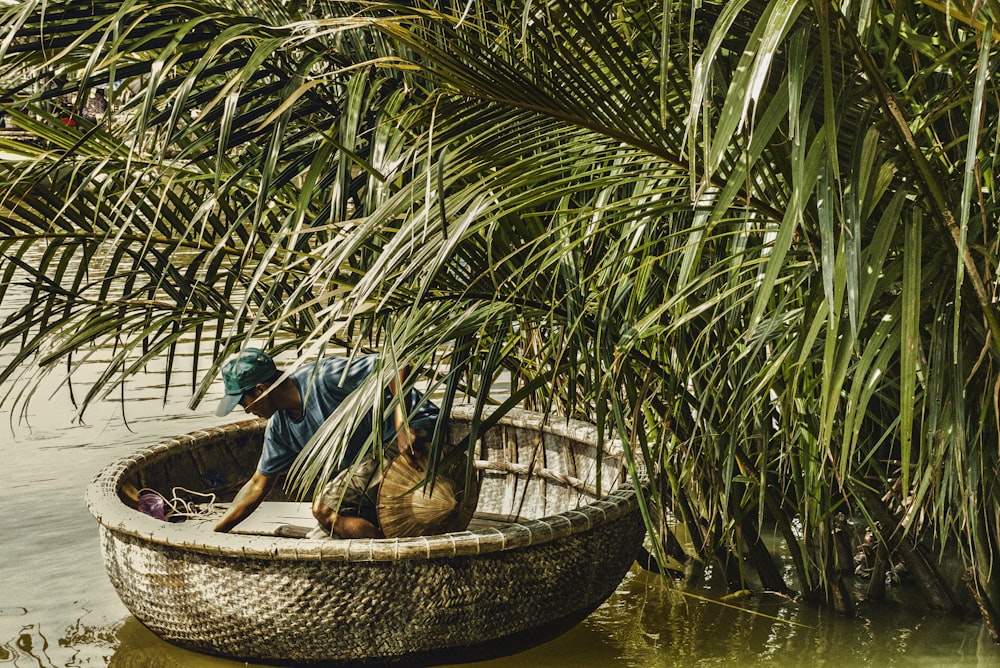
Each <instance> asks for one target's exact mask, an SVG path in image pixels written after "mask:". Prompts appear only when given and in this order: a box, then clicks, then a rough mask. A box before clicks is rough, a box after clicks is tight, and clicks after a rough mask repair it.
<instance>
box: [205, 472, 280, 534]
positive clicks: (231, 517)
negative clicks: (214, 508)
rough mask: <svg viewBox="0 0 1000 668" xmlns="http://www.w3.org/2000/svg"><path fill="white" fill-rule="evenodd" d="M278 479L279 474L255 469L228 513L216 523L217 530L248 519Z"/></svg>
mask: <svg viewBox="0 0 1000 668" xmlns="http://www.w3.org/2000/svg"><path fill="white" fill-rule="evenodd" d="M276 480H277V476H273V475H264V474H263V473H260V472H257V471H255V472H254V474H253V477H252V478H250V479H249V480H247V481H246V483H245V484H244V485H243V487H242V488H240V491H239V492H238V493H237V494H236V498H235V499H233V504H232V505H231V506H229V509H228V510H227V511H226V514H225V515H223V516H222V519H220V520H219V522H218V523H217V524H216V525H215V531H229V530H231V529H232V528H233V527H235V526H236V525H237V524H239V523H240V522H242V521H243V520H244V519H246V517H247V516H248V515H249V514H250V513H252V512H253V511H254V510H256V509H257V506H259V505H260V502H261V501H263V500H264V499H265V498H266V497H267V495H268V494H269V493H270V491H271V488H273V487H274V483H275V481H276Z"/></svg>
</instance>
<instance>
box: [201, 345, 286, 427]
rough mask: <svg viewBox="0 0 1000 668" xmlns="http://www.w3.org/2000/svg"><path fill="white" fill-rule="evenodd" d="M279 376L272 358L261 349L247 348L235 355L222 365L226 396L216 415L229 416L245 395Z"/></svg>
mask: <svg viewBox="0 0 1000 668" xmlns="http://www.w3.org/2000/svg"><path fill="white" fill-rule="evenodd" d="M277 375H278V369H277V367H275V366H274V360H272V359H271V356H270V355H268V354H267V353H265V352H264V351H263V350H260V349H259V348H247V349H246V350H244V351H243V352H241V353H238V354H236V355H233V356H232V357H230V358H229V359H228V360H226V362H225V363H224V364H223V365H222V383H223V385H224V386H225V388H226V396H224V397H222V401H221V402H220V403H219V407H218V408H217V409H216V411H215V414H216V415H218V416H220V417H221V416H223V415H228V414H229V413H230V412H231V411H232V410H233V409H234V408H236V405H237V404H238V403H240V399H242V398H243V395H244V393H246V392H247V391H248V390H250V389H252V388H254V387H256V385H257V383H269V382H271V380H272V379H273V378H274V377H275V376H277Z"/></svg>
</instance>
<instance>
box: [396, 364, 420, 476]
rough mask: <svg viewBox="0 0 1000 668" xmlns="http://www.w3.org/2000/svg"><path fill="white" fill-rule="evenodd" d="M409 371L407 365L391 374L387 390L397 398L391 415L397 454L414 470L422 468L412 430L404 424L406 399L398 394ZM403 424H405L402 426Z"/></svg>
mask: <svg viewBox="0 0 1000 668" xmlns="http://www.w3.org/2000/svg"><path fill="white" fill-rule="evenodd" d="M409 373H410V367H409V365H407V366H405V367H403V368H402V369H400V370H399V374H397V375H396V376H393V378H392V380H390V381H389V392H390V393H391V394H392V396H393V397H395V398H397V399H399V401H398V402H397V403H396V406H395V408H394V409H393V413H392V417H393V421H394V422H395V425H396V446H397V449H398V450H399V454H401V455H403V457H405V458H406V459H407V461H409V462H410V465H411V466H413V468H415V469H416V470H418V471H420V470H422V467H421V466H420V462H419V460H418V459H417V457H418V455H417V453H416V452H414V451H413V440H414V438H413V430H412V429H410V427H409V426H408V425H406V422H407V420H406V400H405V399H404V398H402V397H400V396H399V390H400V388H401V387H403V381H404V379H405V378H406V376H407V375H408V374H409ZM404 425H405V426H404Z"/></svg>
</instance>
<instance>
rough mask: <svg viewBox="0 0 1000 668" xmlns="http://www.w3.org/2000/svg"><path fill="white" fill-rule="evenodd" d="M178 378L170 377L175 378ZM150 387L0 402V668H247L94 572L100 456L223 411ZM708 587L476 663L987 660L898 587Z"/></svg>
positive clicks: (990, 660)
mask: <svg viewBox="0 0 1000 668" xmlns="http://www.w3.org/2000/svg"><path fill="white" fill-rule="evenodd" d="M10 308H12V305H11V304H9V303H7V304H3V305H2V309H0V310H2V311H6V312H10ZM6 354H7V355H9V354H10V353H9V352H8V353H6ZM183 365H184V362H183V361H182V362H181V363H180V366H181V369H183ZM184 371H185V374H178V376H177V377H180V376H181V375H188V376H189V372H188V371H187V370H184ZM161 382H162V379H161V377H159V376H157V375H156V374H155V373H151V374H149V375H147V376H142V377H139V378H136V379H133V380H130V381H129V382H128V384H127V386H126V388H125V393H126V395H127V397H128V399H127V401H126V402H125V403H124V406H123V404H122V401H121V397H120V396H117V397H113V398H109V399H108V400H105V401H102V402H100V403H98V404H96V405H94V406H92V408H90V409H88V412H87V414H86V415H85V420H84V421H83V422H82V423H80V422H78V421H75V420H74V415H75V411H74V408H73V404H72V402H71V399H70V390H69V388H67V387H66V386H60V385H59V384H58V383H57V382H55V380H54V379H50V380H47V381H45V382H43V383H41V384H37V385H36V384H29V385H28V386H29V387H31V388H32V389H33V390H34V397H33V399H32V401H31V403H30V404H29V410H27V411H22V410H20V409H19V408H18V407H17V406H15V405H14V404H12V403H11V397H7V399H6V400H4V402H3V404H2V412H0V429H2V430H3V438H0V461H2V462H3V469H4V480H3V484H2V486H0V522H2V523H0V668H2V667H3V666H6V665H12V666H17V667H18V668H21V667H26V666H33V667H37V668H50V667H60V668H61V667H67V668H68V667H70V666H73V667H75V666H116V667H130V668H131V667H135V668H145V667H176V668H188V667H195V668H198V667H209V666H211V667H213V668H234V667H235V666H244V665H246V664H243V663H236V662H232V661H227V660H224V659H220V658H217V657H210V656H204V655H200V654H197V653H194V652H190V651H187V650H184V649H181V648H178V647H174V646H172V645H169V644H168V643H165V642H163V641H161V640H160V639H159V638H157V637H156V636H155V635H153V634H152V633H151V632H149V631H148V630H147V629H145V627H143V626H142V625H141V624H140V623H139V622H138V621H136V620H135V619H134V618H133V617H131V615H129V613H128V612H127V610H126V609H125V607H124V605H123V604H122V603H121V602H120V601H119V600H118V598H117V595H116V594H115V591H114V589H113V588H112V586H111V584H110V582H109V580H108V578H107V576H106V574H105V571H104V566H103V562H102V560H101V554H100V548H99V545H98V536H97V525H96V523H95V522H94V520H93V519H92V518H91V516H90V515H89V513H88V512H87V509H86V507H85V506H84V502H83V494H84V490H85V488H86V486H87V484H88V483H89V481H90V480H91V478H93V476H94V475H95V474H96V473H97V472H98V471H99V470H100V469H101V468H102V467H104V466H105V465H106V464H107V463H109V462H111V461H112V460H114V459H117V458H119V457H121V456H124V455H126V454H128V453H130V452H132V451H133V450H136V449H139V448H141V447H144V446H146V445H148V444H152V443H155V442H157V441H159V440H162V439H163V438H166V437H168V436H171V435H176V434H181V433H186V432H189V431H193V430H196V429H199V428H201V427H204V426H206V425H211V424H219V423H221V422H223V421H224V420H225V419H220V418H216V417H214V415H213V409H214V405H215V402H216V401H217V400H218V394H213V395H211V396H209V397H208V398H207V400H206V401H205V403H203V404H202V406H201V407H199V409H197V410H194V411H192V410H189V409H188V408H187V407H186V402H187V398H188V396H189V394H190V388H189V387H181V386H178V387H173V388H171V391H170V393H169V396H168V399H167V400H166V401H164V399H163V395H164V388H163V386H162V385H160V384H159V383H161ZM187 382H190V381H189V380H188V381H187ZM4 389H9V387H8V388H0V396H2V395H3V394H6V392H4V391H2V390H4ZM80 389H81V388H80V387H76V388H75V390H76V392H77V393H79V392H80ZM12 406H13V408H12ZM228 419H231V418H228ZM707 581H708V584H704V585H699V586H693V587H689V588H687V589H684V590H682V589H681V588H680V586H679V585H677V584H675V583H664V582H663V581H661V580H660V579H659V578H658V577H657V576H654V575H652V574H649V573H646V572H644V571H640V570H638V569H633V571H632V572H631V573H630V574H629V575H628V576H627V577H626V579H625V581H624V582H623V583H622V584H621V586H620V587H619V588H618V591H617V592H616V593H615V594H614V595H613V596H612V597H611V599H609V600H608V602H607V603H605V605H603V606H602V607H601V608H600V609H599V610H597V611H596V612H595V613H594V614H592V615H591V616H590V617H589V618H587V619H586V620H584V621H583V622H581V623H580V624H579V625H578V626H576V627H575V628H573V629H572V630H570V631H569V632H567V633H565V634H564V635H562V636H560V637H558V638H556V639H554V640H552V641H550V642H548V643H545V644H543V645H540V646H537V647H534V648H531V649H527V650H524V651H520V652H517V653H515V654H513V655H511V656H509V657H505V658H502V659H496V660H493V661H487V662H482V663H479V664H476V665H480V666H552V667H563V666H566V667H569V666H573V667H580V666H719V665H721V666H727V665H735V664H739V665H741V666H764V665H774V666H838V667H839V666H873V665H874V666H935V667H936V666H1000V648H998V647H997V646H995V645H994V644H993V643H992V642H991V641H990V639H989V636H988V635H987V634H986V632H985V631H984V628H983V625H982V624H981V622H980V621H979V620H977V619H968V620H956V619H955V618H953V617H945V616H941V615H937V614H934V613H930V612H926V611H924V610H922V609H921V608H920V606H919V605H913V604H911V603H910V602H907V599H906V596H907V591H906V588H905V587H898V588H895V589H893V590H892V591H891V596H892V600H891V601H890V602H889V603H887V604H885V605H884V606H881V607H879V608H877V609H872V610H868V611H866V612H864V613H863V614H862V615H860V616H859V617H858V618H855V619H842V618H838V617H837V616H835V615H833V614H832V613H830V612H828V611H825V610H820V609H817V608H815V607H812V606H809V605H805V604H800V603H795V602H789V601H782V600H766V599H765V600H756V599H755V600H749V601H741V602H738V603H737V604H736V605H739V606H742V608H744V609H738V608H736V607H727V606H725V605H722V604H720V603H718V602H715V601H712V600H710V598H711V597H716V598H717V597H718V596H719V595H720V594H722V593H724V592H722V591H720V590H719V588H718V586H717V584H715V583H714V578H708V579H707ZM513 649H514V648H512V651H513Z"/></svg>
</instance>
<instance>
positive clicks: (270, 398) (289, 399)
mask: <svg viewBox="0 0 1000 668" xmlns="http://www.w3.org/2000/svg"><path fill="white" fill-rule="evenodd" d="M376 360H377V356H376V355H368V356H365V357H358V358H354V359H351V360H347V359H344V358H340V357H327V358H325V359H322V360H320V361H318V362H316V363H314V364H306V365H304V366H302V367H300V368H298V369H296V370H295V371H293V372H292V373H290V374H288V375H284V374H283V373H282V372H281V371H279V370H278V369H277V367H275V364H274V361H273V360H272V359H271V357H270V356H269V355H268V354H267V353H265V352H264V351H262V350H259V349H257V348H247V349H246V350H244V351H243V352H241V353H239V354H238V355H235V356H233V357H231V358H230V359H228V360H227V361H226V363H225V364H224V365H223V367H222V380H223V383H224V385H225V392H226V395H225V396H224V397H223V399H222V401H221V402H220V403H219V408H218V409H217V410H216V415H220V416H222V415H227V414H228V413H230V412H231V411H232V410H233V409H234V408H236V406H237V405H239V406H242V407H243V409H244V410H245V411H246V412H247V413H252V414H254V415H256V416H258V417H261V418H265V419H267V420H268V423H267V427H266V429H265V431H264V447H263V450H262V452H261V456H260V460H259V461H258V462H257V470H256V471H255V472H254V474H253V476H252V477H251V478H250V480H248V481H247V482H246V483H245V484H244V485H243V487H242V488H241V489H240V491H239V492H238V493H237V494H236V498H235V499H233V503H232V505H230V507H229V508H228V509H227V511H226V513H225V514H224V515H223V517H222V519H220V520H219V522H218V523H217V524H216V525H215V530H216V531H230V530H231V529H232V528H233V527H235V526H236V525H238V524H239V523H240V522H242V521H243V520H244V519H245V518H246V517H247V516H249V515H250V513H252V512H253V511H254V510H255V509H256V508H257V506H259V505H260V503H261V502H262V501H263V500H264V499H265V498H266V497H267V495H268V493H270V491H271V489H272V488H273V487H274V484H275V482H277V479H278V476H279V475H280V474H281V473H284V472H285V471H287V470H288V469H289V467H291V465H292V462H293V461H294V460H295V458H296V456H298V454H299V453H300V452H301V451H302V449H303V448H304V447H305V445H306V443H308V441H309V439H310V438H311V437H312V436H313V434H315V433H316V431H317V430H318V429H319V428H320V426H321V425H322V424H323V422H324V421H325V420H326V418H328V417H329V416H330V415H331V414H332V413H333V412H334V410H336V408H337V407H338V406H340V404H341V403H342V402H343V401H344V400H345V399H346V398H347V396H348V395H349V394H350V393H351V392H352V391H353V390H354V389H356V388H357V387H358V386H359V385H360V384H361V382H362V381H363V380H364V379H365V377H367V376H368V375H369V374H370V373H372V371H374V369H375V364H376ZM404 374H405V371H404V372H403V373H402V374H401V376H403V375H404ZM399 381H400V379H399V378H397V379H395V380H394V381H393V382H390V384H389V393H390V395H391V396H389V397H387V400H388V399H390V398H391V397H394V396H395V395H396V388H397V387H398V383H399ZM419 400H420V395H419V394H418V393H417V392H416V391H411V392H410V394H409V395H408V396H407V397H406V410H407V411H409V412H410V417H409V420H407V419H406V416H405V415H404V413H403V408H402V406H399V405H397V406H396V407H395V410H394V413H393V417H392V418H390V419H388V420H385V421H384V422H383V425H382V430H383V434H385V435H387V436H392V437H394V440H395V445H393V444H392V443H391V440H393V439H391V438H390V442H389V443H388V444H387V445H388V447H387V448H386V451H387V453H388V454H389V455H390V456H394V455H395V454H396V453H397V452H398V453H400V454H403V455H404V456H406V457H409V458H411V461H412V457H413V451H412V445H413V441H414V439H415V438H418V437H419V438H427V437H428V434H429V433H432V430H433V425H434V422H435V421H436V420H437V415H438V408H437V406H435V405H434V404H432V403H430V402H424V403H423V404H422V405H421V406H420V408H419V409H418V410H417V411H416V412H415V413H414V412H413V409H414V407H415V406H417V404H418V403H419ZM404 425H407V426H408V428H403V427H404ZM373 429H374V426H373V423H372V416H371V415H369V416H368V417H367V418H366V420H365V422H364V423H363V424H362V425H361V427H360V428H359V429H358V430H357V431H356V432H355V433H354V434H353V435H352V436H351V439H350V441H349V443H348V446H347V448H346V450H345V451H344V453H343V456H342V457H341V460H340V468H339V470H338V472H337V475H336V476H335V477H334V478H333V480H331V481H330V482H329V483H328V484H327V485H326V487H325V488H324V490H323V493H322V494H321V495H319V496H318V497H317V498H316V500H315V501H314V502H313V507H312V512H313V517H315V518H316V520H317V521H318V522H319V524H320V526H321V527H322V528H323V530H324V531H325V532H329V533H332V534H335V535H336V536H339V537H341V538H377V537H380V536H381V531H380V530H379V527H378V520H377V514H376V511H375V504H374V502H375V497H376V494H377V486H378V483H379V481H380V480H381V475H380V474H381V471H380V462H379V461H378V460H377V458H376V457H374V456H373V455H368V456H366V457H365V458H364V459H362V460H361V462H360V464H359V466H357V467H355V468H354V469H353V470H352V466H351V465H352V464H353V463H354V462H355V460H356V459H357V457H358V453H359V452H360V451H361V448H362V447H363V445H364V443H365V441H366V440H367V438H368V436H369V435H370V434H371V432H372V431H373ZM310 535H312V536H316V535H318V533H317V532H314V533H313V534H310Z"/></svg>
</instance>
